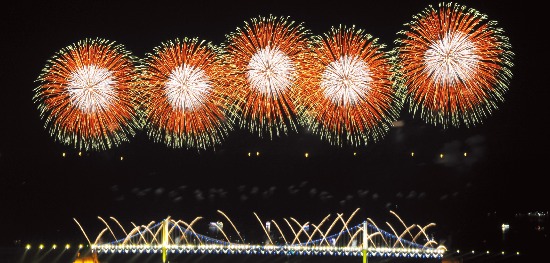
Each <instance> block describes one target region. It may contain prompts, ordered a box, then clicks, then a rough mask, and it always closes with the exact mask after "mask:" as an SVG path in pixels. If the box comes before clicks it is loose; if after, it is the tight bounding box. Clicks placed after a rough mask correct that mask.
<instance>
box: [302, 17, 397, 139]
mask: <svg viewBox="0 0 550 263" xmlns="http://www.w3.org/2000/svg"><path fill="white" fill-rule="evenodd" d="M314 39H315V41H314V50H315V53H316V59H315V60H312V63H311V66H310V67H309V69H308V72H309V76H310V78H309V81H310V82H309V83H308V85H304V88H303V89H301V90H300V95H299V96H297V98H298V101H299V103H297V104H299V105H300V108H299V112H300V116H301V118H300V120H301V121H302V122H303V123H304V126H307V127H309V128H310V129H311V130H312V131H313V132H314V133H317V134H320V135H321V137H322V138H324V139H327V140H328V141H329V142H330V143H331V144H335V145H343V144H350V145H353V146H359V145H365V144H367V142H368V141H376V140H378V139H380V138H382V137H383V136H384V135H385V134H386V133H387V131H388V129H389V127H390V126H391V123H392V121H394V120H395V119H396V118H397V116H398V114H399V110H400V109H401V100H400V97H399V96H398V94H399V93H398V92H397V89H396V88H395V86H394V85H393V76H394V73H393V68H392V66H391V63H390V57H389V56H388V55H387V53H386V52H384V51H383V49H384V45H382V44H378V43H377V39H375V38H373V37H372V36H371V35H369V34H366V33H364V31H363V30H356V29H355V27H351V28H346V27H345V26H340V27H339V28H332V29H331V31H330V32H329V33H328V34H325V35H324V37H320V36H316V37H314Z"/></svg>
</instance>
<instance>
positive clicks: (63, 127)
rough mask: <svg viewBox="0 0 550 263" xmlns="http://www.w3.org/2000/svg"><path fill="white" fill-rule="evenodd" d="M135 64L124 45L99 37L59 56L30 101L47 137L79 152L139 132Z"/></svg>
mask: <svg viewBox="0 0 550 263" xmlns="http://www.w3.org/2000/svg"><path fill="white" fill-rule="evenodd" d="M135 62H136V59H135V57H134V56H132V55H131V54H130V52H129V51H127V50H126V49H125V47H124V46H123V45H120V44H116V43H115V42H114V41H108V40H105V39H99V38H98V39H85V40H81V41H79V42H77V43H75V44H72V45H70V46H68V47H66V48H63V49H62V50H60V51H59V52H57V53H56V54H55V55H54V56H53V57H52V58H51V59H50V60H48V62H47V63H46V66H45V68H44V69H43V70H42V73H41V74H40V76H39V78H38V80H37V81H38V82H39V83H40V85H39V86H38V87H37V88H35V95H34V98H33V100H34V101H35V103H38V109H39V111H40V116H41V118H42V119H43V120H45V126H46V128H47V129H48V130H49V132H50V134H51V135H52V136H53V137H54V138H56V139H57V140H58V141H60V142H62V143H64V144H67V145H72V146H73V147H75V148H78V149H82V150H104V149H108V148H111V147H113V146H116V145H119V144H120V143H121V142H123V141H128V140H129V138H130V137H131V136H133V135H134V134H135V129H136V128H138V125H137V123H138V122H137V102H136V94H135V92H136V87H137V84H138V74H137V71H136V70H135V69H136V66H135Z"/></svg>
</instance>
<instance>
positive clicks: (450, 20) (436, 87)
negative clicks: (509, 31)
mask: <svg viewBox="0 0 550 263" xmlns="http://www.w3.org/2000/svg"><path fill="white" fill-rule="evenodd" d="M414 18H415V20H414V21H412V22H410V23H408V24H406V26H408V30H406V31H401V32H399V34H400V35H402V36H403V38H402V39H397V40H396V44H397V47H396V51H397V58H398V64H399V65H400V67H401V72H402V75H403V80H404V84H405V86H406V90H407V98H408V99H407V101H408V103H409V104H410V109H409V110H410V111H411V112H413V114H416V113H417V112H420V116H421V118H422V119H424V120H425V121H427V122H428V123H432V124H434V125H442V126H443V127H448V126H455V127H458V126H461V125H462V124H464V125H466V126H472V125H475V124H477V123H479V122H481V121H482V120H483V119H485V118H486V117H487V116H488V115H490V114H491V112H492V111H493V110H495V109H497V104H498V103H499V102H502V101H503V100H504V99H503V95H504V94H505V92H506V91H507V90H508V85H509V82H510V79H511V77H512V73H511V71H510V68H511V67H512V62H511V60H512V57H513V53H512V52H511V51H510V48H511V45H510V44H509V42H508V38H507V37H505V36H504V35H503V30H502V29H501V28H497V27H495V26H496V22H495V21H488V20H487V16H486V15H483V14H480V13H479V12H478V11H476V10H474V9H471V8H466V7H465V6H461V5H458V4H445V3H441V4H440V5H439V9H434V8H433V7H432V6H429V7H428V8H426V9H424V10H423V11H422V12H421V13H420V14H418V15H417V16H415V17H414Z"/></svg>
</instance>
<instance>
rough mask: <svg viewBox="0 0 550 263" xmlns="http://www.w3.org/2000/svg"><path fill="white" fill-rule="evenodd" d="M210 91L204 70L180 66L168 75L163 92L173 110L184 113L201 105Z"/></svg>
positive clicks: (209, 82) (210, 87)
mask: <svg viewBox="0 0 550 263" xmlns="http://www.w3.org/2000/svg"><path fill="white" fill-rule="evenodd" d="M211 90H212V83H211V81H210V79H209V78H208V76H207V75H206V73H205V72H204V70H202V69H200V68H197V67H194V66H190V65H187V64H185V63H184V64H182V65H181V66H179V67H176V68H175V69H174V70H172V72H171V73H170V76H169V77H168V82H166V85H165V86H164V92H165V94H166V97H167V99H168V102H169V103H170V105H172V107H173V108H175V109H178V110H181V111H184V110H193V109H195V108H197V107H200V106H201V105H203V103H204V101H205V100H206V97H207V96H208V94H209V93H210V92H211Z"/></svg>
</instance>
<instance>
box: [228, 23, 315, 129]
mask: <svg viewBox="0 0 550 263" xmlns="http://www.w3.org/2000/svg"><path fill="white" fill-rule="evenodd" d="M308 36H309V30H306V29H305V28H304V27H303V26H302V25H301V24H298V25H295V23H294V22H290V21H289V20H288V18H279V17H274V16H270V17H259V18H254V19H252V21H251V23H250V24H249V23H246V22H245V26H244V27H243V28H242V29H241V28H237V30H236V32H234V33H232V34H230V35H228V39H227V43H225V45H224V57H225V61H226V64H227V67H228V70H229V76H231V78H232V79H231V81H232V84H233V89H234V93H232V94H231V96H230V97H229V99H228V101H227V102H228V107H227V108H228V109H230V110H229V112H230V113H232V120H233V121H234V122H235V123H236V124H237V125H238V126H241V127H243V128H245V129H248V130H249V131H251V132H254V133H257V134H259V135H260V136H262V135H263V134H265V133H267V134H269V137H270V138H273V136H274V135H275V136H279V135H281V134H288V133H289V131H296V124H297V120H296V112H295V111H296V107H295V105H294V103H293V96H294V94H295V93H296V89H297V88H298V87H299V86H300V85H301V83H302V81H303V78H302V72H303V69H304V68H305V67H306V65H305V63H306V61H307V57H308V55H309V54H310V50H309V46H308V43H309V41H308V40H309V39H308Z"/></svg>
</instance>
